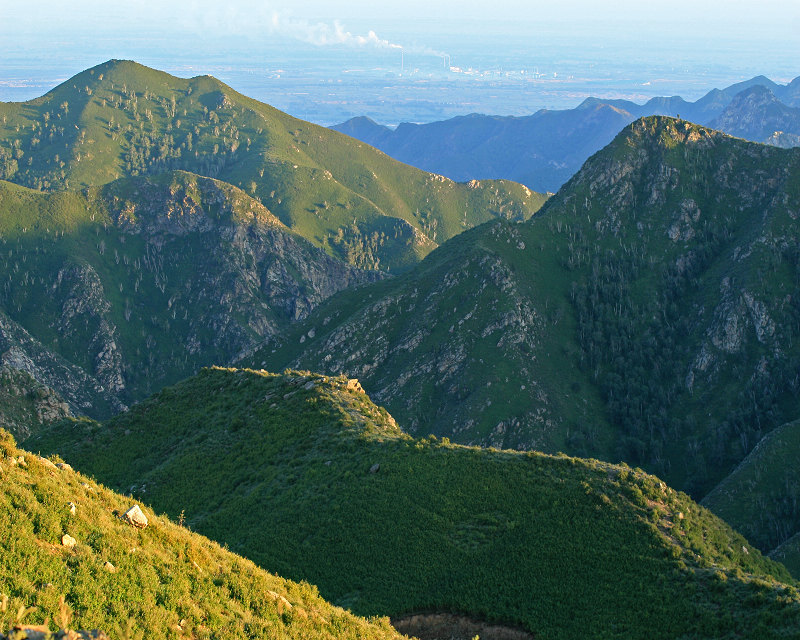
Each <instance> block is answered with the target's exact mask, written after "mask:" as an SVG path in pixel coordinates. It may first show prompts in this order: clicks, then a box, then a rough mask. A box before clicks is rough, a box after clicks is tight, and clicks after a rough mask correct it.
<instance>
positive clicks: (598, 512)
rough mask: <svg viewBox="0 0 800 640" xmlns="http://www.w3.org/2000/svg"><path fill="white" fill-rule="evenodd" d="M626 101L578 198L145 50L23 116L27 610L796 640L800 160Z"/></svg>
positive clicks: (19, 494)
mask: <svg viewBox="0 0 800 640" xmlns="http://www.w3.org/2000/svg"><path fill="white" fill-rule="evenodd" d="M755 80H759V79H755ZM755 80H754V81H753V82H751V83H750V84H749V85H748V86H734V87H731V88H730V89H729V90H726V91H723V92H717V93H714V92H712V94H709V96H706V98H704V99H703V100H702V101H698V103H694V107H691V106H686V105H688V104H689V103H685V104H683V103H679V102H678V100H679V99H674V100H666V101H663V104H662V105H661V106H662V107H663V108H665V109H666V108H667V107H670V105H671V106H672V107H675V108H678V107H680V108H681V115H684V114H688V115H692V111H691V108H696V109H697V112H698V113H700V112H704V113H707V114H708V113H711V112H712V111H713V112H714V113H715V114H716V115H715V116H714V117H715V118H727V120H726V122H730V123H734V124H735V125H736V126H740V127H742V132H755V133H758V132H759V131H760V132H762V133H763V132H768V131H769V130H770V129H771V128H772V125H771V124H770V125H768V126H766V125H763V122H764V120H763V119H761V120H759V119H758V118H751V119H747V118H741V117H739V118H737V117H736V115H735V114H736V113H742V112H745V111H748V112H756V111H759V110H760V112H762V113H769V114H770V115H769V117H770V118H772V120H769V122H773V123H775V122H779V121H788V119H790V118H792V117H794V110H796V109H797V107H796V106H791V105H790V104H789V103H790V102H791V101H792V100H794V99H796V98H797V96H796V94H797V88H798V87H797V81H795V82H793V83H792V84H790V85H788V86H787V87H779V86H777V85H775V86H772V87H769V86H768V87H766V88H764V87H762V85H761V84H759V83H758V82H755ZM769 92H772V93H771V94H770V93H769ZM771 96H773V97H771ZM792 96H794V97H792ZM778 99H780V100H781V101H782V106H781V105H777V106H776V104H775V102H776V100H778ZM676 105H677V106H676ZM651 106H653V108H655V106H656V105H651ZM685 106H686V110H685V112H684V107H685ZM582 108H583V109H585V110H588V111H591V112H592V113H594V115H595V116H596V117H597V118H598V119H602V118H606V117H608V118H609V120H608V122H609V123H610V122H612V121H613V118H617V117H618V116H619V115H620V114H622V109H621V106H620V105H599V104H592V103H591V101H589V102H587V103H586V104H584V105H583V106H582ZM670 108H671V107H670ZM725 114H728V115H725ZM573 115H574V114H573ZM628 115H630V114H628ZM542 117H544V116H542ZM548 117H549V116H548ZM627 118H628V116H627V115H624V114H623V118H622V121H620V126H619V130H618V132H617V133H616V135H615V136H614V137H613V139H612V140H611V141H610V142H609V143H608V144H607V145H606V146H604V147H603V148H602V149H601V150H599V151H597V152H596V153H594V154H593V155H591V157H589V159H588V160H586V162H584V163H583V166H582V168H581V169H580V170H579V171H577V173H575V175H573V176H572V177H571V178H570V179H569V180H568V181H567V182H566V183H565V184H564V185H563V187H562V188H561V189H560V190H559V191H558V193H557V194H555V195H552V196H551V197H548V196H545V195H542V194H540V193H536V192H533V191H531V190H530V189H528V188H527V187H524V186H522V185H520V184H516V183H511V182H508V181H493V180H475V181H471V182H466V183H455V182H452V181H451V180H449V179H447V178H444V177H442V176H441V175H436V174H429V173H424V172H423V171H421V170H418V169H414V168H412V167H409V166H406V165H403V164H401V163H400V162H398V161H395V160H392V159H391V158H389V157H388V156H386V155H384V154H383V153H381V152H379V151H376V150H374V149H372V148H371V147H368V146H367V145H365V144H363V143H360V142H358V141H355V140H353V139H351V138H348V137H347V136H344V135H342V134H340V133H337V132H332V131H328V130H326V129H323V128H320V127H315V126H314V125H310V124H308V123H303V122H300V121H298V120H295V119H293V118H291V117H290V116H288V115H286V114H282V113H280V112H278V111H276V110H274V109H272V108H271V107H269V106H267V105H264V104H261V103H258V102H255V101H253V100H250V99H249V98H246V97H245V96H242V95H240V94H238V93H236V92H235V91H233V90H232V89H230V88H229V87H226V86H225V85H224V84H222V83H220V82H219V81H217V80H215V79H213V78H210V77H202V78H193V79H190V80H184V79H180V78H175V77H173V76H169V75H167V74H163V73H161V72H158V71H155V70H152V69H148V68H146V67H142V66H141V65H137V64H135V63H132V62H120V61H110V62H108V63H105V64H103V65H99V66H98V67H94V68H93V69H89V70H87V71H86V72H84V73H82V74H79V75H78V76H75V78H72V79H70V80H68V81H67V82H66V83H64V84H62V85H60V86H59V87H57V88H55V89H54V90H53V91H52V92H50V93H48V94H47V95H45V96H43V97H42V98H40V99H37V100H34V101H30V102H27V103H16V104H11V103H8V104H0V172H2V177H3V178H4V179H2V180H0V283H1V284H0V383H1V384H0V426H2V427H3V429H6V430H8V431H10V432H11V433H10V434H9V433H7V432H6V431H0V483H2V484H3V488H4V491H3V493H2V501H0V523H2V524H3V526H2V527H0V532H2V533H0V549H2V553H0V623H2V624H3V626H4V627H5V626H7V625H9V624H13V623H14V622H15V621H16V622H18V621H19V620H17V619H19V618H27V617H30V618H31V620H32V621H33V622H35V623H41V622H43V621H44V619H45V618H47V617H49V618H50V619H55V620H56V621H57V622H58V620H59V619H63V620H64V621H65V622H64V623H63V624H62V623H61V622H58V624H59V626H62V627H63V626H66V625H67V623H69V624H70V625H71V626H80V627H83V628H90V627H94V628H104V629H112V631H113V627H118V628H119V632H118V635H119V636H120V637H132V635H131V634H133V633H134V632H136V633H138V632H142V633H143V632H147V633H149V634H151V635H156V634H158V633H159V630H160V632H161V633H162V634H163V633H166V635H168V636H170V637H175V638H178V637H198V638H199V637H215V636H216V637H222V636H224V637H228V636H231V637H276V636H282V637H305V638H318V637H319V638H356V637H361V638H394V637H398V636H397V635H396V632H395V630H394V629H393V628H392V626H390V624H389V622H388V621H387V620H386V619H383V620H375V619H372V620H363V619H360V618H356V617H354V616H353V615H351V614H350V613H346V612H344V611H343V610H341V609H338V608H336V607H344V608H346V609H349V610H350V611H352V612H353V613H354V614H357V615H365V616H375V615H380V616H391V623H392V625H394V626H395V627H396V628H397V629H399V630H401V631H403V632H407V633H410V634H414V635H418V636H419V637H422V638H425V637H435V635H433V636H430V635H429V634H435V633H442V634H443V637H447V638H450V637H458V638H462V637H463V638H465V640H468V639H469V638H473V637H474V636H475V635H479V636H481V637H484V638H486V639H491V638H492V637H496V638H498V640H501V639H502V640H509V639H511V640H530V639H531V638H538V637H548V638H577V637H581V638H583V637H596V638H607V637H617V638H654V637H655V638H676V637H721V638H722V637H724V638H735V637H753V638H771V637H776V638H777V637H798V633H797V629H800V600H799V599H798V592H797V584H798V583H797V582H796V581H795V579H794V578H793V577H792V576H793V575H794V576H795V577H796V576H800V517H799V516H798V512H799V511H798V507H797V496H798V488H797V486H796V484H797V483H795V482H794V475H793V473H794V468H795V467H796V464H797V461H798V458H797V444H796V443H797V422H796V420H797V419H798V416H799V415H800V414H798V402H797V397H798V394H799V393H800V382H798V376H797V371H798V369H799V368H800V346H795V345H796V344H800V340H798V332H800V306H798V305H800V290H798V283H800V244H799V243H798V237H800V233H799V232H800V230H799V229H798V228H797V225H798V216H800V149H783V148H778V147H777V146H769V145H765V144H757V143H753V142H747V141H745V140H742V139H741V138H734V137H731V136H730V135H727V134H725V133H722V132H720V131H715V130H712V129H709V128H706V127H703V126H701V125H698V124H694V123H692V122H689V121H688V120H686V119H685V118H673V117H669V116H664V115H656V116H647V117H643V118H639V119H636V120H634V121H633V122H630V121H629V120H626V119H627ZM598 121H599V120H598ZM565 122H566V121H565ZM584 122H585V121H584ZM760 123H761V124H760ZM734 124H731V125H730V126H734ZM572 125H574V127H577V128H576V129H571V128H570V127H571V126H572ZM572 125H569V126H567V125H565V129H564V130H563V132H562V133H563V136H564V138H565V140H566V139H568V138H570V136H572V139H573V140H578V139H579V138H580V137H581V131H583V133H584V134H585V137H590V136H589V132H590V130H591V127H589V128H587V129H584V130H581V129H580V127H581V126H583V125H580V123H579V120H573V121H572ZM609 126H611V125H610V124H609ZM759 126H760V127H761V128H760V129H759ZM774 133H775V132H774V131H773V132H772V133H771V134H770V135H771V136H772V137H773V138H775V141H778V140H777V137H776V136H775V135H773V134H774ZM742 135H744V133H742ZM748 135H750V134H748ZM787 135H789V134H787ZM778 137H780V136H778ZM781 139H784V138H781ZM784 141H785V140H784ZM519 143H520V147H519V148H520V149H522V148H523V147H524V145H525V143H524V140H522V139H520V140H519ZM509 149H511V150H512V151H513V147H509ZM583 152H585V153H587V154H588V153H589V151H588V147H586V148H585V149H584V151H583ZM583 152H582V153H583ZM511 155H512V156H513V153H512V154H511ZM576 158H577V156H576ZM210 365H220V366H216V367H211V368H209V367H210ZM267 370H269V371H283V373H282V374H277V373H268V372H267ZM356 378H357V379H356ZM359 381H360V382H359ZM362 385H363V388H362ZM364 390H366V393H365V391H364ZM367 394H369V395H367ZM370 396H371V397H372V398H374V399H375V400H376V402H378V403H380V404H381V405H385V407H386V408H383V406H379V405H377V404H373V402H372V400H371V399H370ZM390 412H391V413H390ZM393 416H394V417H393ZM12 436H13V437H12ZM14 437H16V438H17V439H18V440H19V441H21V442H22V446H23V447H24V449H27V450H28V451H32V452H36V453H35V454H34V453H26V451H25V450H21V449H19V448H18V447H17V445H16V443H15V442H14V439H13V438H14ZM563 452H566V453H563ZM42 454H44V455H46V456H49V457H41V456H42ZM64 461H66V462H67V463H69V464H65V462H64ZM69 465H73V466H74V467H75V468H77V469H79V470H80V471H81V472H85V473H89V474H92V475H93V476H94V478H95V480H96V481H97V482H101V483H103V484H104V485H107V486H109V487H111V489H113V490H114V491H116V492H117V493H113V492H112V491H109V490H106V489H104V488H103V487H102V486H100V485H98V484H97V483H96V482H95V481H91V480H89V479H88V478H86V477H82V476H80V475H77V474H74V473H73V472H72V471H71V470H70V468H69ZM632 467H634V468H632ZM639 467H641V468H639ZM643 469H644V470H643ZM651 474H652V475H651ZM673 487H674V488H673ZM684 492H685V493H684ZM687 494H688V495H687ZM125 496H128V497H125ZM696 501H702V504H703V505H704V506H700V505H699V504H698V503H697V502H696ZM134 502H135V503H136V504H141V505H142V506H143V508H144V513H145V515H146V517H147V518H148V520H149V521H150V522H152V523H153V524H152V526H148V527H147V528H145V529H142V530H133V529H131V528H130V526H129V523H128V524H125V522H124V518H120V515H121V514H124V513H125V511H126V510H127V509H129V508H130V507H131V504H133V503H134ZM148 505H149V506H148ZM706 507H708V509H710V511H709V510H707V509H706ZM151 508H152V509H155V512H154V511H152V510H151ZM115 512H116V513H115ZM156 512H159V513H163V512H166V514H167V516H168V517H169V518H171V520H168V519H167V518H162V517H157V516H155V513H156ZM712 512H713V514H712ZM720 518H723V519H724V520H725V522H723V520H721V519H720ZM726 523H727V524H726ZM182 525H185V526H186V527H188V528H189V529H191V530H195V531H197V532H199V533H201V534H204V535H207V536H209V538H210V539H211V540H214V541H215V542H214V543H212V542H210V541H209V540H207V539H203V538H200V537H199V536H197V535H196V534H192V533H191V532H190V531H187V530H186V528H185V527H184V526H182ZM729 525H733V526H734V527H735V528H736V529H738V530H740V531H741V532H742V533H745V535H746V537H742V535H740V533H737V532H736V531H734V529H732V528H731V527H730V526H729ZM70 540H71V542H70ZM65 541H66V542H65ZM73 543H74V544H73ZM217 544H222V545H225V546H226V547H227V548H226V549H221V548H220V547H218V546H216V545H217ZM231 551H232V552H235V553H236V554H241V556H244V557H245V558H247V560H244V559H243V558H242V557H239V556H234V555H233V554H232V553H231ZM140 553H141V555H137V554H140ZM253 562H255V563H256V564H255V565H254V564H252V563H253ZM107 565H110V568H109V566H107ZM257 567H260V568H257ZM265 571H268V572H270V573H269V574H267V573H265ZM277 575H280V576H282V577H281V578H278V577H277ZM288 581H296V582H288ZM115 582H116V583H118V585H117V587H116V590H115V586H114V584H115ZM6 585H8V586H6ZM48 585H49V586H48ZM312 585H314V586H312ZM114 593H118V594H120V595H119V596H118V597H117V596H114V597H113V598H111V599H110V601H109V603H108V604H105V605H104V604H103V603H104V602H106V600H105V599H104V598H105V596H106V594H114ZM62 595H63V596H64V598H65V599H63V600H61V599H60V596H62ZM323 599H324V600H323ZM329 603H333V604H329ZM29 606H36V607H38V609H37V610H36V611H35V612H30V611H28V610H27V609H26V607H29ZM70 608H71V609H72V614H69V609H70ZM15 613H16V616H15V615H14V614H15ZM68 614H69V615H68ZM70 615H72V616H73V617H74V620H69V618H70ZM128 619H132V620H133V622H132V623H131V625H132V626H131V628H130V629H128V630H124V629H122V627H121V625H122V624H124V623H125V621H126V620H128ZM435 629H439V631H434V630H435ZM3 630H4V629H0V631H3ZM165 630H166V631H165ZM126 634H127V635H126ZM493 634H495V635H493Z"/></svg>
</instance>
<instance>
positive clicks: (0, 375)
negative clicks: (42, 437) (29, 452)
mask: <svg viewBox="0 0 800 640" xmlns="http://www.w3.org/2000/svg"><path fill="white" fill-rule="evenodd" d="M10 361H11V362H13V359H10ZM70 415H72V413H71V411H70V407H69V405H68V404H67V403H66V402H64V400H63V399H62V398H61V396H60V395H58V394H57V393H56V392H55V391H53V390H52V389H50V388H49V387H46V386H44V385H43V384H40V383H39V382H37V381H36V380H35V379H34V378H33V377H32V376H31V375H30V374H29V373H27V372H26V371H23V370H20V369H16V368H14V366H13V365H12V364H8V363H6V362H3V364H0V428H2V429H5V430H6V431H8V432H10V433H11V434H12V435H13V436H14V437H15V438H27V437H29V436H31V435H32V434H33V433H34V432H36V431H38V430H39V429H40V428H41V427H43V426H45V425H49V424H52V423H53V422H57V421H58V420H61V419H62V418H65V417H67V416H70Z"/></svg>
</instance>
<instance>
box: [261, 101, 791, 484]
mask: <svg viewBox="0 0 800 640" xmlns="http://www.w3.org/2000/svg"><path fill="white" fill-rule="evenodd" d="M798 214H800V151H798V150H783V149H777V148H771V147H766V146H763V145H756V144H751V143H746V142H744V141H741V140H737V139H734V138H730V137H728V136H725V135H723V134H720V133H718V132H712V131H710V130H707V129H704V128H702V127H698V126H696V125H692V124H690V123H688V122H685V121H679V120H673V119H671V118H662V117H654V118H646V119H643V120H640V121H637V122H636V123H635V124H633V125H631V126H630V127H628V128H626V129H625V130H624V131H623V132H622V133H621V134H620V135H619V136H618V137H617V138H616V139H615V141H614V142H613V143H612V144H611V145H609V146H608V147H606V148H605V149H604V150H603V151H601V152H599V153H598V154H597V155H595V156H594V157H593V158H592V159H590V160H589V161H588V162H587V163H586V165H585V166H584V168H583V169H582V170H581V172H580V173H579V174H578V175H577V176H575V178H573V179H572V180H571V181H570V182H569V183H568V184H567V185H566V186H565V187H564V188H563V189H562V190H561V191H560V192H559V193H558V194H557V195H556V196H555V197H554V198H552V199H551V200H550V201H549V202H548V204H547V205H546V207H545V209H544V210H543V211H542V212H541V213H540V214H538V215H537V216H535V217H534V218H533V219H531V220H530V221H529V222H527V223H525V224H522V225H514V224H508V223H503V222H496V223H492V224H489V225H486V226H484V227H481V228H479V229H476V230H474V231H473V232H471V233H470V234H465V235H463V236H461V237H459V238H457V239H455V241H454V242H452V243H448V245H446V246H444V247H442V248H440V249H439V250H437V251H436V252H435V253H434V254H432V255H431V256H430V257H429V258H428V259H427V260H426V261H425V262H424V263H423V264H421V265H420V266H419V267H417V268H416V269H415V270H413V271H412V272H410V273H409V274H406V275H404V277H403V278H398V279H396V280H394V281H392V282H384V283H380V284H376V285H373V286H372V287H371V288H367V289H364V290H363V291H362V292H360V293H359V295H358V298H356V297H355V296H352V295H348V294H347V293H344V294H342V295H341V296H340V297H337V298H333V299H331V300H330V301H328V302H327V303H326V304H325V305H323V306H322V307H320V308H319V309H318V310H317V311H316V312H315V313H314V314H312V315H311V316H310V317H309V318H308V319H307V320H306V321H304V322H303V323H301V324H299V325H297V326H295V327H293V328H292V330H291V331H290V332H288V333H287V334H284V335H283V336H280V337H278V338H276V339H275V340H273V341H270V342H269V343H267V344H266V346H265V347H264V348H263V349H262V350H261V351H259V352H258V353H257V354H255V355H254V356H253V357H252V358H250V359H248V360H246V363H249V364H250V365H252V366H259V367H260V366H263V367H267V368H270V369H273V370H279V369H281V368H283V367H286V366H289V367H297V368H307V369H312V370H320V371H324V372H326V373H333V374H338V373H347V374H348V375H353V376H357V377H358V378H359V379H361V380H362V381H363V383H364V386H365V388H366V389H367V390H368V392H370V393H372V394H374V395H375V397H376V399H377V400H378V401H380V402H383V403H385V404H386V405H387V408H388V409H389V410H390V411H392V413H393V414H395V415H397V416H398V419H399V420H401V421H402V422H403V424H404V425H406V426H407V428H409V429H410V430H411V431H412V433H417V434H426V433H434V434H436V435H439V436H447V437H451V438H453V439H457V440H458V441H459V442H465V443H472V444H478V443H483V444H502V445H503V446H513V447H517V448H523V449H524V448H533V447H535V448H540V449H544V450H546V451H550V452H555V451H558V450H565V451H568V452H570V453H580V454H582V455H585V454H587V453H588V454H590V455H594V456H598V457H603V458H605V459H611V460H620V459H622V460H626V461H628V462H629V463H631V464H639V465H643V466H645V467H646V468H647V469H648V470H650V471H653V472H656V473H658V474H659V475H661V476H663V477H666V478H667V479H668V480H669V481H670V482H671V483H673V484H674V485H676V486H678V487H680V488H682V489H685V490H688V491H691V492H692V493H693V494H694V495H696V496H698V497H702V496H703V495H704V494H705V493H706V492H707V491H708V490H710V489H711V488H713V486H714V485H716V484H717V483H718V482H719V481H720V480H722V478H723V477H725V476H726V475H727V474H728V473H729V472H730V471H731V470H732V469H733V468H734V467H735V466H736V465H737V464H738V463H739V462H741V460H742V459H743V458H744V457H745V456H746V455H747V454H748V453H749V452H750V450H751V449H752V448H753V447H754V446H755V445H756V443H757V442H758V441H759V440H760V439H761V438H762V437H763V436H764V435H766V433H768V432H769V431H770V430H772V429H774V428H775V427H777V426H779V425H781V424H783V423H785V422H787V421H789V420H793V419H795V418H796V416H797V397H798V393H800V387H798V382H797V377H796V372H797V370H798V368H799V367H800V346H798V344H799V343H798V339H797V338H798V332H800V308H799V307H798V301H800V289H798V283H800V278H798V273H800V245H798V241H797V238H798V237H800V229H799V228H798V224H800V223H798V221H797V218H798ZM420 319H421V320H422V321H420Z"/></svg>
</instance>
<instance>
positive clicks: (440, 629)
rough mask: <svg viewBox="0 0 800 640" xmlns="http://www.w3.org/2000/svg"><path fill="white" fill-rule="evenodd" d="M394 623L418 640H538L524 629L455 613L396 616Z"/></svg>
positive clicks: (397, 627) (400, 630)
mask: <svg viewBox="0 0 800 640" xmlns="http://www.w3.org/2000/svg"><path fill="white" fill-rule="evenodd" d="M392 625H394V628H395V629H397V630H398V631H399V632H400V633H403V634H405V635H407V636H415V637H417V638H419V640H472V638H474V637H475V636H480V639H481V640H535V638H536V636H535V635H533V634H532V633H529V632H528V631H524V630H523V629H519V628H515V627H508V626H505V625H501V624H497V623H494V622H483V621H481V620H474V619H472V618H467V617H466V616H458V615H455V614H452V613H419V614H412V615H408V616H402V617H400V618H393V619H392Z"/></svg>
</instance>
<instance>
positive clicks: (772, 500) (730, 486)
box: [703, 421, 800, 551]
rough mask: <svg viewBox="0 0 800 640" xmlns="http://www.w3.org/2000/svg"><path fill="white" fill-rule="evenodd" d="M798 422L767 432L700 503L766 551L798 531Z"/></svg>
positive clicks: (799, 511) (799, 495)
mask: <svg viewBox="0 0 800 640" xmlns="http://www.w3.org/2000/svg"><path fill="white" fill-rule="evenodd" d="M798 466H800V421H795V422H790V423H789V424H786V425H783V426H781V427H779V428H778V429H775V430H774V431H772V432H771V433H769V434H768V435H766V436H765V437H764V438H763V439H762V440H761V442H759V443H758V445H757V446H756V447H755V448H754V449H753V450H752V451H751V452H750V454H749V455H748V456H747V458H745V459H744V460H743V461H742V463H741V464H740V465H739V466H738V467H737V468H736V470H735V471H734V472H733V473H731V474H730V475H729V476H728V477H727V478H725V480H723V481H722V482H721V483H720V484H719V485H717V487H715V488H714V490H713V491H711V492H710V493H709V494H708V495H707V496H706V497H705V498H704V499H703V505H704V506H706V507H708V508H709V509H711V510H712V511H713V512H714V513H716V514H717V515H719V516H720V517H721V518H723V519H724V520H725V521H726V522H729V523H730V524H731V525H732V526H733V527H735V528H736V529H737V530H738V531H741V532H742V533H743V534H744V535H746V536H747V537H748V538H749V539H750V540H751V541H752V542H753V543H754V544H756V545H758V547H759V548H760V549H763V550H765V551H772V550H773V549H775V548H776V547H777V546H778V545H780V544H781V543H782V542H785V541H786V540H788V539H789V538H791V537H792V536H793V535H794V534H796V533H800V504H799V501H800V478H798V475H797V468H798Z"/></svg>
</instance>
